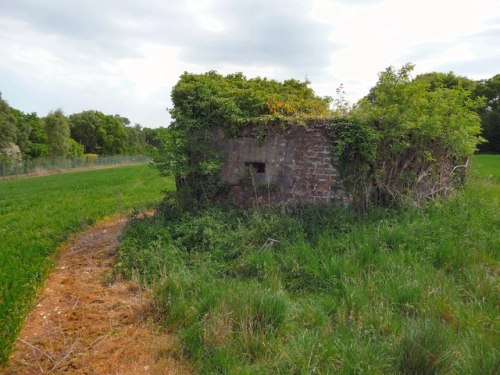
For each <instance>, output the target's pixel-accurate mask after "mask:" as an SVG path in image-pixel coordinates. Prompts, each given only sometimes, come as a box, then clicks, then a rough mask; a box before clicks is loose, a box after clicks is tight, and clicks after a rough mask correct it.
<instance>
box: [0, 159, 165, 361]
mask: <svg viewBox="0 0 500 375" xmlns="http://www.w3.org/2000/svg"><path fill="white" fill-rule="evenodd" d="M168 187H170V188H172V183H171V181H170V180H167V179H164V178H161V177H159V176H158V173H157V171H156V170H154V169H152V168H151V167H149V166H147V165H136V166H126V167H116V168H111V169H102V170H93V171H86V172H76V173H66V174H61V175H55V176H47V177H39V178H29V179H21V180H7V181H0V288H1V293H0V362H2V361H5V360H6V358H7V355H8V352H9V350H10V348H11V345H12V343H13V341H14V339H15V336H16V334H17V332H18V330H19V328H20V324H21V323H22V319H23V317H24V316H25V314H26V312H27V309H28V308H29V306H31V303H32V299H33V296H34V294H35V292H36V290H37V288H39V287H40V285H41V283H42V281H43V280H44V278H45V276H46V275H47V272H48V271H49V270H50V268H51V265H52V264H53V260H54V257H53V255H54V250H55V249H56V248H57V246H58V245H59V244H60V243H61V242H63V241H64V240H65V239H66V238H67V237H68V235H69V234H70V233H73V232H76V231H78V230H81V229H83V228H84V227H85V226H86V225H88V224H92V223H94V222H95V221H97V220H99V219H102V218H104V217H106V216H108V215H111V214H114V213H123V212H126V211H129V210H131V209H138V208H143V207H145V206H151V205H155V204H157V203H158V202H159V200H160V199H161V197H162V190H164V189H166V188H168Z"/></svg>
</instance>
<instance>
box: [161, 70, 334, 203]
mask: <svg viewBox="0 0 500 375" xmlns="http://www.w3.org/2000/svg"><path fill="white" fill-rule="evenodd" d="M330 101H331V99H330V98H328V97H324V98H323V97H319V96H317V95H315V93H314V91H313V90H312V89H311V88H310V87H309V82H308V81H305V82H300V81H297V80H293V79H291V80H286V81H284V82H278V81H275V80H268V79H265V78H253V79H247V78H246V77H245V76H244V75H243V74H241V73H237V74H230V75H227V76H223V75H220V74H218V73H216V72H214V71H210V72H208V73H205V74H190V73H184V74H183V75H182V76H181V78H180V80H179V82H178V83H177V84H176V85H175V86H174V88H173V90H172V102H173V104H174V106H173V108H172V109H171V110H170V115H171V117H172V119H173V122H172V123H171V125H170V126H169V127H168V129H165V130H164V131H163V132H161V133H160V136H159V140H160V143H161V146H160V147H159V148H158V149H157V152H156V155H155V157H154V161H155V164H156V166H157V167H158V168H159V169H160V171H162V172H163V173H165V174H173V175H174V176H175V177H176V184H177V190H178V194H179V198H181V199H182V200H183V202H184V203H186V204H187V205H196V204H198V203H200V202H206V201H208V202H210V201H213V200H214V199H216V198H217V197H218V196H220V194H221V193H223V192H224V191H225V189H226V188H227V186H225V184H224V183H223V182H222V181H221V180H220V179H219V172H220V170H221V167H222V165H221V151H220V150H219V149H218V148H217V147H216V145H215V143H214V135H215V134H216V132H223V136H225V137H233V136H237V135H238V134H239V133H240V131H241V130H242V129H244V128H245V127H246V126H248V125H250V124H252V125H257V126H259V128H260V129H261V131H260V134H259V137H258V139H260V140H262V139H263V138H264V137H265V136H266V134H267V130H268V128H269V127H270V126H285V125H286V124H287V123H289V122H290V121H294V122H298V123H304V124H305V123H306V122H307V121H308V119H311V118H318V117H326V116H328V115H329V111H330V109H329V105H330Z"/></svg>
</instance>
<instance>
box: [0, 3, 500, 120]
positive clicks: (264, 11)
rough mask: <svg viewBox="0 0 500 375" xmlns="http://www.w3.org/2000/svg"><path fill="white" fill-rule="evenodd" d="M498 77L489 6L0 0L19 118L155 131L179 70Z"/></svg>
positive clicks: (365, 78) (352, 94)
mask: <svg viewBox="0 0 500 375" xmlns="http://www.w3.org/2000/svg"><path fill="white" fill-rule="evenodd" d="M406 62H412V63H414V64H416V73H421V72H428V71H443V72H447V71H454V72H455V73H457V74H460V75H465V76H468V77H470V78H473V79H480V78H489V77H491V76H493V75H495V74H497V73H500V1H499V0H476V1H473V0H418V1H417V0H311V1H306V0H303V1H294V0H281V1H278V0H276V1H272V0H221V1H218V0H213V1H209V0H196V1H195V0H193V1H181V0H179V1H177V0H170V1H168V0H79V1H68V0H31V1H29V0H0V92H2V96H3V98H4V99H6V100H7V102H8V103H9V104H10V105H11V106H13V107H16V108H19V109H21V110H23V111H26V112H34V111H35V112H37V113H38V114H39V115H46V114H47V113H48V112H49V111H50V110H52V109H56V108H62V109H63V111H64V112H65V113H66V114H71V113H74V112H80V111H82V110H86V109H96V110H100V111H103V112H105V113H109V114H115V113H118V114H120V115H122V116H125V117H128V118H129V119H130V120H131V121H132V123H140V124H142V125H143V126H148V127H157V126H166V125H168V123H169V116H168V113H167V112H166V108H168V107H169V106H170V105H171V102H170V91H171V88H172V86H173V85H174V84H175V83H176V81H177V80H178V78H179V75H180V74H182V72H183V71H189V72H205V71H207V70H217V71H219V72H221V73H224V74H226V73H232V72H237V71H241V72H243V73H244V74H245V75H246V76H247V77H254V76H258V75H260V76H266V77H270V78H275V79H279V80H283V79H286V78H297V79H300V80H304V79H305V78H308V79H309V80H310V81H312V86H313V88H314V89H315V90H316V92H317V93H318V94H320V95H331V96H334V95H335V88H336V87H337V86H338V85H339V84H340V83H343V84H344V88H345V90H346V92H347V97H348V99H350V100H351V101H356V100H358V99H359V98H361V97H362V96H363V95H365V94H366V93H367V91H368V89H369V88H370V87H371V86H373V85H374V83H375V82H376V81H377V73H378V72H380V71H381V70H383V69H385V68H386V67H387V66H389V65H394V66H396V67H398V66H401V65H402V64H404V63H406Z"/></svg>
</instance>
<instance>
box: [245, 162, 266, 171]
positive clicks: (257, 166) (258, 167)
mask: <svg viewBox="0 0 500 375" xmlns="http://www.w3.org/2000/svg"><path fill="white" fill-rule="evenodd" d="M245 167H247V168H252V169H253V171H254V172H255V173H266V163H258V162H250V163H245Z"/></svg>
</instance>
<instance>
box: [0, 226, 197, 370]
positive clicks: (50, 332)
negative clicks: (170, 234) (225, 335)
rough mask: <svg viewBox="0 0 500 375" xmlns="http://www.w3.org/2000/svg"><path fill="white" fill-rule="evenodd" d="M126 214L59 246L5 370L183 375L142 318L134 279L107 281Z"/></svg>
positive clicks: (142, 301)
mask: <svg viewBox="0 0 500 375" xmlns="http://www.w3.org/2000/svg"><path fill="white" fill-rule="evenodd" d="M125 222H126V220H125V219H123V218H120V219H113V220H110V221H107V222H103V223H101V224H99V225H97V226H95V227H92V228H90V229H88V230H86V231H85V232H83V233H81V234H80V235H78V236H77V237H76V238H74V239H73V240H71V241H69V242H68V243H67V244H66V245H65V246H63V248H62V252H61V256H60V257H59V259H58V261H57V263H56V266H55V268H54V270H53V272H52V273H51V274H50V276H49V277H48V279H47V281H46V283H45V287H44V289H43V291H42V292H41V293H40V296H39V299H38V301H37V304H36V307H35V308H34V309H33V311H32V312H31V314H30V315H29V317H28V318H27V320H26V322H25V324H24V327H23V329H22V332H21V334H20V335H19V338H18V341H17V343H16V346H15V350H14V351H13V353H12V355H11V358H10V361H9V365H8V366H7V367H5V368H4V369H0V372H5V373H6V374H37V373H75V374H120V375H121V374H186V373H190V369H189V367H188V366H186V365H185V364H183V363H180V362H179V361H177V360H174V359H172V358H170V357H169V355H168V351H169V347H170V345H172V337H171V336H169V335H168V334H167V333H164V332H161V331H160V330H159V329H158V327H157V326H155V324H154V323H152V322H151V321H149V320H148V319H146V315H145V313H144V312H145V310H146V309H147V306H148V303H149V301H150V297H151V296H150V295H149V293H148V292H147V291H145V290H141V289H140V288H139V287H138V286H137V284H135V283H133V282H128V281H127V282H125V281H112V280H111V275H112V267H113V262H114V254H115V252H116V249H117V240H118V236H119V234H120V232H121V230H122V229H123V226H124V225H125Z"/></svg>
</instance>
